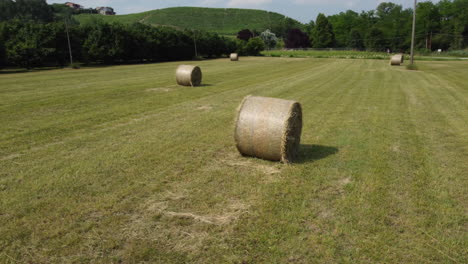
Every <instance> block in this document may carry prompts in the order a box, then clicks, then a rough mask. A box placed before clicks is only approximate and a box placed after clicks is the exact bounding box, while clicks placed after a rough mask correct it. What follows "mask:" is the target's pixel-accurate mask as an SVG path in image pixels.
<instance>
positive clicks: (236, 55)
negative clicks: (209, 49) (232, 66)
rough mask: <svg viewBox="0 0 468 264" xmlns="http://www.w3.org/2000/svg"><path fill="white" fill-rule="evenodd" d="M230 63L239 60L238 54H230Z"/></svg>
mask: <svg viewBox="0 0 468 264" xmlns="http://www.w3.org/2000/svg"><path fill="white" fill-rule="evenodd" d="M230 58H231V61H238V60H239V54H237V53H231V56H230Z"/></svg>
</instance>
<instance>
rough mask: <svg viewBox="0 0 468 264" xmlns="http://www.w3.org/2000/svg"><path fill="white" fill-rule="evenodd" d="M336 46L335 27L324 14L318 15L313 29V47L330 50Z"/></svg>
mask: <svg viewBox="0 0 468 264" xmlns="http://www.w3.org/2000/svg"><path fill="white" fill-rule="evenodd" d="M333 46H335V34H334V33H333V27H332V25H331V24H330V22H328V19H327V17H326V16H325V15H324V14H318V16H317V19H316V20H315V27H314V28H313V29H312V47H314V48H328V47H333Z"/></svg>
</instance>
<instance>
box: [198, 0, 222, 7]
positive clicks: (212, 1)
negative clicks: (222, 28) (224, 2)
mask: <svg viewBox="0 0 468 264" xmlns="http://www.w3.org/2000/svg"><path fill="white" fill-rule="evenodd" d="M219 3H221V0H202V1H200V5H204V6H213V5H217V4H219Z"/></svg>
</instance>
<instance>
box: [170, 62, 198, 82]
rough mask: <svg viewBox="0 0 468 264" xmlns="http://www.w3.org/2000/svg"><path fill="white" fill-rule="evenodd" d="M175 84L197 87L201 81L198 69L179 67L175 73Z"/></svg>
mask: <svg viewBox="0 0 468 264" xmlns="http://www.w3.org/2000/svg"><path fill="white" fill-rule="evenodd" d="M176 80H177V84H179V85H183V86H199V85H200V84H201V81H202V72H201V69H200V67H198V66H192V65H180V66H179V67H178V68H177V71H176Z"/></svg>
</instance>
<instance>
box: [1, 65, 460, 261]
mask: <svg viewBox="0 0 468 264" xmlns="http://www.w3.org/2000/svg"><path fill="white" fill-rule="evenodd" d="M183 63H189V64H192V63H197V64H198V65H199V66H200V67H201V68H202V71H203V74H204V79H203V83H204V86H202V87H195V88H192V87H180V86H177V85H175V76H174V72H175V69H176V67H177V65H179V64H183ZM418 66H419V71H407V70H405V67H404V66H401V67H390V66H389V65H388V61H386V60H357V59H356V60H342V59H297V58H266V57H255V58H241V60H240V61H239V62H230V61H228V60H227V59H217V60H207V61H197V62H171V63H159V64H147V65H128V66H113V67H94V68H82V69H80V70H71V69H62V70H45V71H37V72H29V73H5V72H0V123H1V126H0V263H141V262H143V263H145V262H146V263H184V262H185V263H465V262H466V260H467V259H468V252H467V251H466V249H467V248H468V239H467V231H468V230H467V224H468V223H467V210H466V209H467V208H468V199H467V198H468V197H467V189H468V181H467V171H468V77H467V72H468V61H436V62H429V61H422V62H418ZM249 94H252V95H259V96H269V97H277V98H284V99H294V100H298V101H300V102H301V103H302V107H303V114H304V117H303V118H304V127H303V133H302V148H301V156H300V159H299V161H298V162H297V163H295V164H293V165H282V164H280V163H274V162H269V161H263V160H258V159H255V158H246V157H241V156H240V155H239V154H238V152H237V150H236V148H235V145H234V139H233V132H234V119H235V115H236V109H237V107H238V105H239V104H240V102H241V100H242V99H243V98H244V97H245V96H246V95H249Z"/></svg>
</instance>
